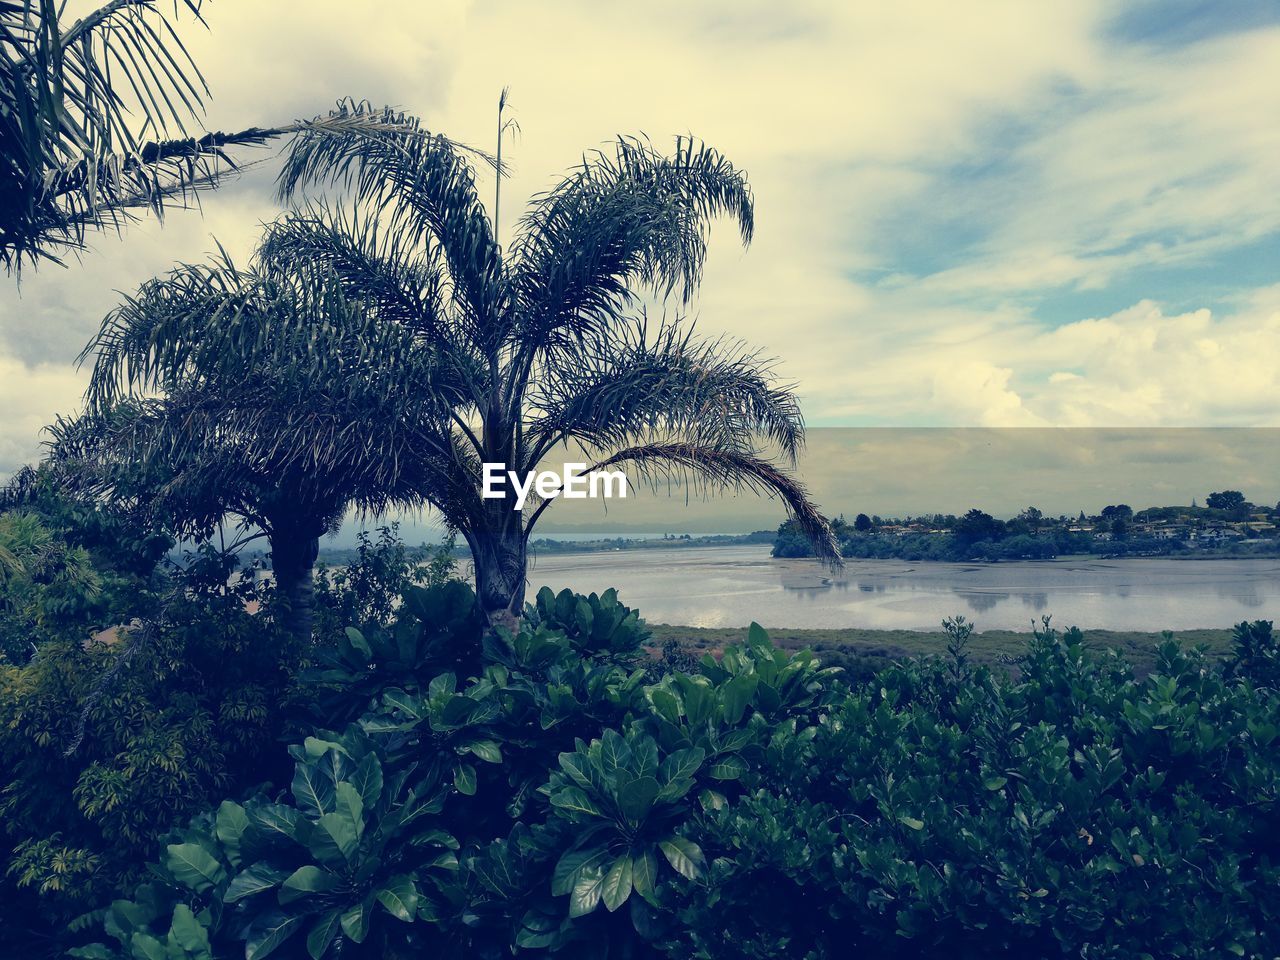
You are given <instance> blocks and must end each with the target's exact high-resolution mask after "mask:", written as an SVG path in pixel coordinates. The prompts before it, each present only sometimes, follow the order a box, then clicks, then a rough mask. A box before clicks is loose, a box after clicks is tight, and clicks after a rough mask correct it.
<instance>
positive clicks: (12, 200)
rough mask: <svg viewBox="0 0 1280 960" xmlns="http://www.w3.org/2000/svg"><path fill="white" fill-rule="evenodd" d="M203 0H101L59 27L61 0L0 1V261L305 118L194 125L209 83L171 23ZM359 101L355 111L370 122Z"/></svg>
mask: <svg viewBox="0 0 1280 960" xmlns="http://www.w3.org/2000/svg"><path fill="white" fill-rule="evenodd" d="M202 4H203V0H174V2H173V4H172V6H170V5H169V4H168V3H166V2H164V0H110V2H108V3H104V4H102V5H101V6H100V7H98V8H97V9H95V10H93V11H92V12H91V13H89V14H88V15H87V16H84V17H82V18H81V19H79V20H77V21H75V22H74V23H72V24H70V25H64V24H63V23H62V22H61V15H62V13H63V9H64V7H65V6H66V3H65V0H0V264H2V265H3V266H4V267H5V269H6V270H8V271H11V272H13V271H18V270H20V269H21V267H22V266H23V264H24V263H36V262H38V261H40V260H42V259H46V260H50V261H54V262H58V261H59V254H60V253H62V252H64V251H66V250H75V249H78V248H79V247H81V246H82V245H83V242H84V239H85V236H86V233H87V232H88V231H90V230H92V229H96V228H101V227H115V228H119V227H120V226H122V225H123V224H125V223H126V222H128V221H129V220H131V219H133V218H134V217H136V216H137V215H139V214H140V213H142V212H145V211H148V210H149V211H151V212H153V213H155V214H158V215H161V214H163V212H164V209H165V207H166V206H167V205H170V204H176V205H179V206H183V205H188V204H190V203H191V202H193V201H194V199H195V196H196V193H197V191H199V190H202V189H205V188H208V187H212V186H215V185H216V184H217V183H218V182H219V181H220V180H221V179H223V178H224V177H226V176H227V175H229V174H233V173H235V172H236V171H237V170H238V169H239V167H238V164H237V162H236V160H235V159H234V157H233V156H232V155H231V154H230V153H229V152H228V148H232V147H245V146H253V145H260V144H264V143H266V142H267V141H269V140H271V139H273V138H275V137H279V136H282V135H285V134H288V133H293V132H297V131H298V130H302V129H308V128H309V127H310V126H311V125H314V124H317V123H320V124H325V123H328V124H334V125H337V126H341V125H342V124H344V123H350V122H352V117H351V111H350V110H349V109H345V108H344V107H342V106H340V107H339V109H338V110H337V111H335V112H334V114H333V115H331V116H330V117H327V118H323V119H318V120H315V121H309V122H304V123H291V124H287V125H284V126H275V127H251V128H248V129H245V130H239V131H234V132H206V131H203V130H200V129H199V123H198V119H199V117H200V115H201V113H202V111H203V102H204V99H205V97H206V96H207V94H208V89H207V87H206V85H205V82H204V79H203V78H202V77H201V75H200V72H199V70H198V69H197V67H196V65H195V63H194V61H193V60H192V59H191V57H190V55H189V54H188V53H187V50H186V48H185V46H184V45H183V43H182V39H181V37H180V34H179V31H178V26H177V23H178V20H179V19H181V17H180V16H179V14H180V13H185V14H187V15H188V16H189V18H191V19H193V20H195V21H196V22H202V21H201V8H202ZM376 120H377V118H376V117H374V116H373V115H372V114H370V113H369V112H368V111H364V112H363V113H362V115H361V116H360V117H359V118H358V120H357V121H356V122H360V123H366V124H368V123H374V122H376Z"/></svg>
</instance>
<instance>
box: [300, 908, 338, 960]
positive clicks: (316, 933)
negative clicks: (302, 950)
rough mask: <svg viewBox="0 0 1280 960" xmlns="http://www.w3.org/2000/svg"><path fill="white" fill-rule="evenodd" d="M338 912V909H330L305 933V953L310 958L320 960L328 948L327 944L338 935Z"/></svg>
mask: <svg viewBox="0 0 1280 960" xmlns="http://www.w3.org/2000/svg"><path fill="white" fill-rule="evenodd" d="M339 913H340V911H338V910H330V911H329V912H328V913H326V914H325V915H324V916H323V917H321V918H320V920H319V922H318V923H316V925H315V926H314V927H312V928H311V932H310V933H308V934H307V953H308V954H310V956H311V960H320V958H321V957H323V956H324V952H325V951H326V950H328V949H329V944H331V943H333V938H334V937H336V936H337V935H338V928H339V926H340V924H339V921H338V916H339Z"/></svg>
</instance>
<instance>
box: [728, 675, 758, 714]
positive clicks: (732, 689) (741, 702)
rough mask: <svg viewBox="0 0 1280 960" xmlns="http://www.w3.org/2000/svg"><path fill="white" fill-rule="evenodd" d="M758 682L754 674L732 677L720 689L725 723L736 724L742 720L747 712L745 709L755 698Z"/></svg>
mask: <svg viewBox="0 0 1280 960" xmlns="http://www.w3.org/2000/svg"><path fill="white" fill-rule="evenodd" d="M759 682H760V680H759V678H758V677H757V676H756V675H755V674H753V673H744V674H742V675H741V676H737V677H734V678H733V679H732V680H730V681H729V682H728V683H726V684H725V685H724V686H723V687H721V688H720V698H721V703H722V704H723V707H724V719H725V721H726V722H728V723H731V724H736V723H738V722H739V721H740V720H742V715H743V714H744V713H746V712H747V707H748V706H750V705H751V698H752V697H753V696H755V693H756V686H757V685H758V684H759Z"/></svg>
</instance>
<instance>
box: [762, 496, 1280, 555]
mask: <svg viewBox="0 0 1280 960" xmlns="http://www.w3.org/2000/svg"><path fill="white" fill-rule="evenodd" d="M832 527H833V528H834V530H835V532H836V536H837V537H838V538H839V541H840V546H841V553H842V554H843V555H844V556H846V557H850V558H865V559H901V560H949V561H966V560H1047V559H1051V558H1053V557H1058V556H1064V555H1071V554H1095V555H1100V556H1112V557H1115V556H1146V557H1150V556H1172V555H1177V554H1185V553H1191V552H1194V554H1195V555H1196V556H1276V555H1280V540H1278V539H1277V534H1278V533H1280V504H1277V505H1276V506H1274V507H1260V506H1258V505H1256V504H1253V503H1251V502H1250V501H1249V500H1248V499H1246V498H1245V496H1244V495H1243V494H1242V493H1240V492H1239V491H1237V490H1224V491H1217V492H1214V493H1211V494H1210V495H1209V496H1208V497H1207V498H1206V499H1205V504H1204V506H1200V505H1198V504H1195V503H1193V504H1192V505H1191V506H1169V507H1151V508H1148V509H1145V510H1140V511H1136V512H1135V511H1134V510H1133V508H1132V507H1130V506H1129V505H1128V504H1123V503H1121V504H1112V505H1109V506H1107V507H1104V508H1103V510H1102V511H1101V512H1100V513H1098V514H1095V515H1092V516H1089V515H1086V514H1085V512H1084V511H1081V512H1080V513H1079V514H1078V515H1077V516H1074V517H1072V516H1067V515H1062V516H1058V517H1051V516H1046V515H1045V514H1044V513H1043V512H1042V511H1040V510H1038V509H1037V508H1035V507H1028V508H1027V509H1025V510H1023V511H1022V512H1020V513H1019V514H1018V515H1017V516H1015V517H1012V518H1010V519H1008V520H1000V519H997V518H995V517H993V516H992V515H991V514H989V513H986V512H984V511H982V510H978V509H973V510H970V511H969V512H968V513H965V514H963V515H961V516H956V515H954V514H932V515H925V516H920V517H906V518H889V519H886V518H882V517H878V516H868V515H867V514H865V513H860V514H858V515H857V516H856V517H855V518H854V520H853V521H849V520H847V519H846V518H845V517H844V516H843V515H842V516H840V517H837V518H836V519H835V520H834V521H833V523H832ZM773 555H774V556H775V557H809V556H813V551H812V549H811V547H810V546H809V542H808V540H807V539H806V538H805V537H804V535H803V534H802V533H801V532H800V531H799V530H798V529H796V527H795V525H794V524H793V523H791V522H790V521H787V522H785V523H783V524H782V525H781V526H780V527H779V528H778V532H777V534H776V535H775V537H774V542H773Z"/></svg>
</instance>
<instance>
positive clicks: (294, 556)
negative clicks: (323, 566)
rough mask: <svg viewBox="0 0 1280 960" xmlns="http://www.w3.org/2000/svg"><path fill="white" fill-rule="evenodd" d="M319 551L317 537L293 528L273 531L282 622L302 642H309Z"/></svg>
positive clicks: (277, 588) (273, 559)
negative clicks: (314, 578)
mask: <svg viewBox="0 0 1280 960" xmlns="http://www.w3.org/2000/svg"><path fill="white" fill-rule="evenodd" d="M319 552H320V538H319V537H316V536H311V535H309V534H307V533H304V532H302V531H298V530H293V529H285V530H276V531H273V532H272V536H271V568H272V570H273V572H274V573H275V579H276V593H277V594H278V595H279V597H280V600H281V613H280V619H281V623H282V624H283V625H284V628H285V630H287V631H288V632H289V633H290V634H292V635H293V636H294V637H295V638H296V639H298V640H300V641H302V642H304V643H310V642H311V627H312V621H313V619H314V616H313V607H314V601H315V582H314V580H313V578H312V571H313V570H314V568H315V563H316V556H317V555H318V554H319Z"/></svg>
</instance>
